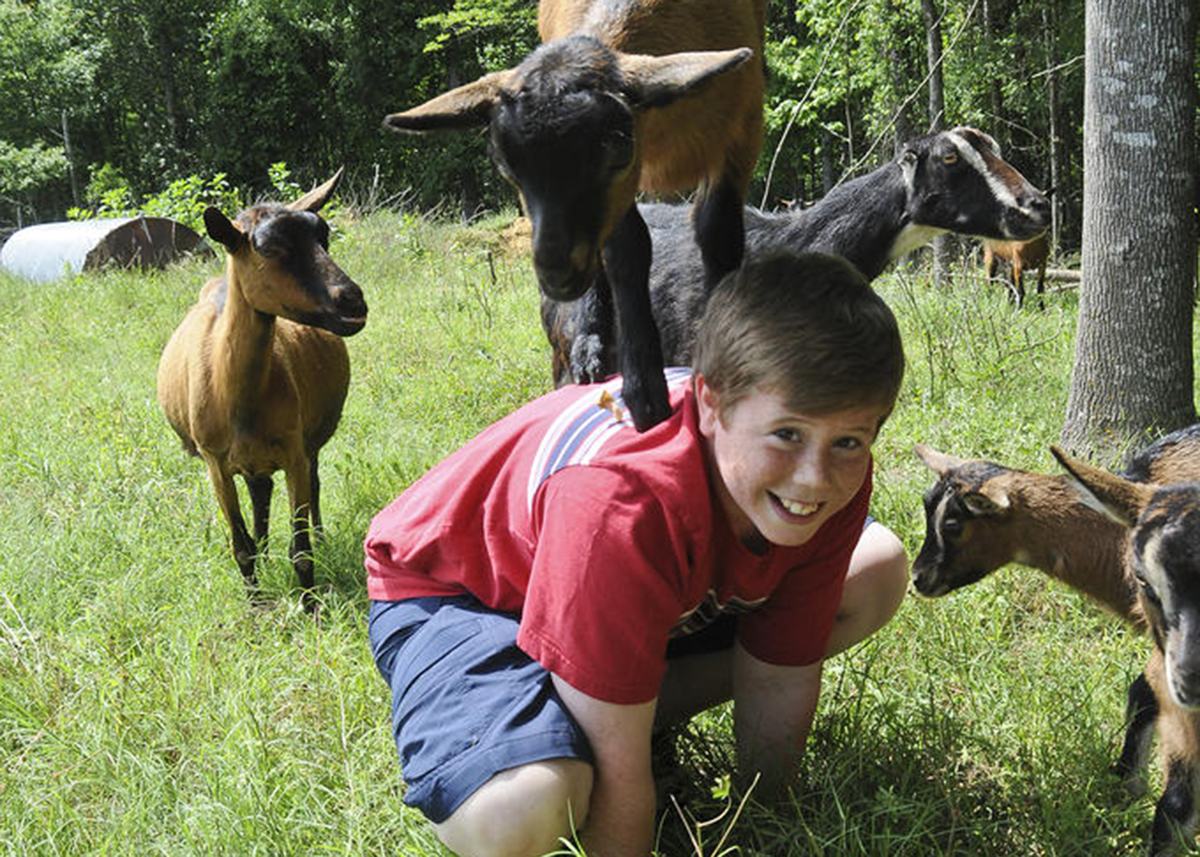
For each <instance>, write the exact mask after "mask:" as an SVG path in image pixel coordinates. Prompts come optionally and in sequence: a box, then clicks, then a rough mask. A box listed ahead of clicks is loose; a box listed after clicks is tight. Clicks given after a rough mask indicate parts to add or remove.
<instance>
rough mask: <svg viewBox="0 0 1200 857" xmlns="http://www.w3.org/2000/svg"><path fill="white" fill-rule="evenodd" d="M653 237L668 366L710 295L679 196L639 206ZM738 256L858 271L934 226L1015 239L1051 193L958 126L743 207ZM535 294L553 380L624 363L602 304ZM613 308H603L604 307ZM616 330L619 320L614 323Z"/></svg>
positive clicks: (687, 355) (653, 282) (687, 341)
mask: <svg viewBox="0 0 1200 857" xmlns="http://www.w3.org/2000/svg"><path fill="white" fill-rule="evenodd" d="M638 208H639V209H640V210H641V212H642V216H643V217H644V218H645V221H646V223H647V224H648V225H649V227H650V235H651V239H652V241H653V244H654V259H653V264H652V265H651V268H650V299H651V302H652V304H653V312H654V317H655V320H656V322H657V325H658V331H659V334H660V335H661V337H662V347H663V355H664V358H665V361H666V363H667V364H668V365H687V364H688V363H690V361H691V350H692V341H693V338H694V336H695V329H696V325H697V324H698V323H699V320H700V317H701V316H702V315H703V314H704V307H705V305H706V303H707V301H708V291H707V284H706V279H705V275H704V270H703V268H702V267H701V264H700V261H699V259H698V258H697V252H696V245H695V243H694V240H693V238H692V234H691V229H690V228H689V224H688V209H687V208H686V207H685V206H681V205H667V204H661V203H660V204H653V205H641V206H638ZM744 218H745V230H746V255H747V257H748V258H761V257H763V256H766V255H768V254H770V253H773V252H778V251H780V250H790V251H801V250H811V251H820V252H823V253H831V254H833V255H836V256H842V257H844V258H846V259H849V260H850V261H851V262H853V263H854V264H855V266H857V267H858V269H859V270H860V271H862V272H863V274H865V275H866V277H867V279H874V278H875V277H877V276H879V275H880V274H881V273H882V272H883V269H884V268H885V267H886V266H887V264H888V263H889V262H890V261H891V260H892V259H895V258H897V257H898V256H901V255H903V254H904V253H907V252H909V251H910V250H914V249H916V248H917V247H920V246H921V245H923V244H925V243H927V242H928V241H929V240H930V239H931V238H933V236H935V235H937V234H938V233H940V232H958V233H961V234H965V235H979V236H986V237H990V238H1003V239H1016V240H1024V239H1027V238H1032V237H1034V236H1036V235H1039V234H1041V233H1042V232H1044V231H1045V229H1046V227H1047V226H1048V225H1049V223H1050V203H1049V200H1047V198H1046V197H1045V195H1043V194H1042V193H1041V192H1040V191H1038V190H1037V189H1036V188H1035V187H1034V186H1033V185H1032V184H1030V183H1029V182H1028V181H1027V180H1026V179H1025V177H1024V176H1022V175H1021V174H1020V173H1019V172H1017V170H1016V169H1014V168H1013V167H1012V166H1011V165H1010V164H1008V163H1007V162H1006V161H1005V160H1004V159H1003V158H1002V157H1001V155H1000V149H999V147H998V146H997V145H996V142H995V140H993V139H992V138H991V137H990V136H988V135H987V134H984V133H983V132H981V131H977V130H975V129H974V128H966V127H959V128H955V129H953V130H951V131H942V132H940V133H937V134H932V135H929V136H925V137H918V138H917V139H915V140H910V141H909V142H908V143H907V144H905V146H904V147H903V149H902V151H901V154H900V155H899V157H897V158H896V159H895V160H894V161H892V162H890V163H888V164H885V165H884V166H882V167H880V168H879V169H877V170H874V171H873V172H870V173H868V174H866V175H864V176H860V177H858V178H856V179H852V180H850V181H848V182H846V183H845V184H843V185H841V186H840V187H837V188H835V189H834V190H832V191H830V193H829V194H828V195H827V196H825V197H824V198H822V199H821V200H819V201H818V202H817V203H816V204H814V205H813V206H811V207H809V208H805V209H800V210H793V211H787V212H780V213H766V212H762V211H759V210H758V209H756V208H747V209H746V210H745V213H744ZM603 298H604V295H603V293H598V294H595V295H588V296H587V297H585V298H583V299H582V300H580V301H577V302H575V303H573V304H561V303H554V302H550V301H546V300H543V301H542V324H543V326H544V328H545V330H546V335H547V337H548V338H549V339H550V343H551V346H552V348H553V354H554V356H553V360H554V378H555V381H556V383H558V384H559V385H562V384H566V383H569V382H570V381H572V380H575V381H583V380H593V379H597V378H603V377H605V376H607V375H610V374H612V373H614V372H616V371H617V367H618V364H620V363H622V362H623V359H624V358H623V355H621V354H620V348H621V347H623V345H624V339H623V338H622V339H621V342H620V345H618V344H617V343H616V342H615V341H614V340H615V337H614V336H613V330H612V326H611V324H605V323H604V319H605V313H604V312H603V311H601V312H596V311H595V308H594V307H592V306H590V304H592V303H595V302H596V301H600V300H602V299H603ZM608 316H609V317H611V310H609V311H608ZM618 327H619V323H618Z"/></svg>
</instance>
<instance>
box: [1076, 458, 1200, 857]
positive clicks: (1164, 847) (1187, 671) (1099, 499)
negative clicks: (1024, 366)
mask: <svg viewBox="0 0 1200 857" xmlns="http://www.w3.org/2000/svg"><path fill="white" fill-rule="evenodd" d="M1053 452H1054V455H1055V458H1057V459H1058V461H1059V463H1060V464H1062V466H1063V467H1064V468H1066V470H1067V471H1068V472H1069V473H1070V474H1071V475H1072V477H1074V479H1075V480H1076V481H1077V483H1078V484H1079V486H1080V487H1081V489H1082V490H1083V491H1084V492H1085V494H1086V495H1087V496H1088V499H1089V502H1092V503H1093V504H1094V505H1095V506H1096V508H1098V509H1101V510H1103V511H1104V512H1105V513H1106V514H1108V515H1109V516H1110V517H1112V518H1113V520H1115V521H1117V522H1118V523H1119V524H1120V526H1121V527H1122V530H1123V532H1124V533H1125V538H1124V548H1125V553H1124V560H1125V562H1124V571H1125V574H1126V575H1127V576H1128V577H1129V579H1130V581H1131V583H1132V584H1133V585H1134V586H1135V587H1136V589H1137V607H1138V610H1139V611H1140V612H1141V614H1142V616H1143V618H1144V621H1145V623H1146V626H1147V627H1148V628H1149V631H1150V635H1151V637H1153V639H1154V646H1155V651H1154V655H1153V656H1152V657H1151V659H1150V663H1149V665H1148V666H1147V667H1146V670H1145V673H1144V674H1143V675H1144V677H1145V679H1146V681H1147V683H1148V684H1149V687H1150V689H1151V691H1152V692H1153V695H1154V699H1155V701H1156V703H1157V707H1158V721H1157V726H1158V735H1159V743H1160V753H1161V757H1162V763H1163V771H1164V773H1165V774H1166V779H1167V784H1166V789H1165V790H1164V791H1163V795H1162V797H1161V798H1160V799H1159V801H1158V804H1157V806H1156V807H1155V810H1154V828H1153V833H1152V839H1151V845H1150V854H1151V855H1153V857H1160V855H1166V854H1173V853H1175V852H1176V851H1177V850H1178V848H1179V846H1180V844H1182V843H1183V842H1191V841H1192V840H1193V838H1194V836H1195V832H1196V828H1197V821H1198V820H1200V814H1198V813H1197V806H1196V801H1197V797H1198V796H1200V793H1198V791H1197V790H1198V788H1200V482H1196V481H1186V482H1177V483H1173V484H1155V483H1145V482H1136V481H1133V480H1130V479H1126V478H1125V477H1123V476H1118V475H1116V474H1113V473H1109V472H1108V471H1107V470H1103V469H1101V468H1098V467H1092V466H1091V465H1088V464H1085V463H1084V462H1081V461H1077V460H1075V459H1072V458H1071V457H1070V456H1068V455H1067V454H1066V453H1064V452H1062V451H1061V450H1059V449H1057V448H1055V449H1054V450H1053Z"/></svg>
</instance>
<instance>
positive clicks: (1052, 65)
mask: <svg viewBox="0 0 1200 857" xmlns="http://www.w3.org/2000/svg"><path fill="white" fill-rule="evenodd" d="M1056 7H1057V0H1043V2H1042V37H1043V40H1044V41H1045V45H1046V110H1047V111H1048V112H1049V114H1050V115H1049V120H1050V121H1049V122H1048V124H1047V129H1048V130H1049V132H1050V152H1049V158H1050V188H1052V189H1053V190H1054V191H1055V192H1056V193H1057V191H1058V189H1059V188H1058V174H1059V168H1058V36H1057V33H1058V9H1057V8H1056ZM1058 208H1059V197H1057V196H1052V197H1050V249H1051V251H1057V250H1058Z"/></svg>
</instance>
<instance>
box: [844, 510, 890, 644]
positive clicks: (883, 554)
mask: <svg viewBox="0 0 1200 857" xmlns="http://www.w3.org/2000/svg"><path fill="white" fill-rule="evenodd" d="M907 591H908V557H907V555H906V554H905V553H904V545H903V544H902V543H901V542H900V539H898V538H897V537H896V535H895V533H893V532H892V531H891V530H889V529H888V528H887V527H885V526H883V525H882V524H880V523H878V522H876V523H872V524H871V525H870V526H868V527H867V528H866V529H865V530H864V531H863V534H862V538H861V539H860V540H859V543H858V546H857V547H855V549H854V553H853V555H852V556H851V558H850V568H849V570H848V571H847V573H846V582H845V585H844V587H843V589H842V604H841V607H840V609H839V610H838V615H837V621H836V623H835V625H834V628H833V633H832V635H831V636H830V641H829V651H828V654H829V655H835V654H837V653H838V652H842V651H845V650H846V649H848V648H850V647H851V646H853V645H855V644H856V643H861V642H862V641H863V640H865V639H866V638H867V637H869V636H871V635H872V634H874V633H875V632H876V631H878V630H879V629H880V628H882V627H883V626H884V625H886V624H887V623H888V620H890V619H891V618H892V616H894V615H895V614H896V611H897V610H899V609H900V604H901V603H902V602H903V601H904V596H905V593H906V592H907Z"/></svg>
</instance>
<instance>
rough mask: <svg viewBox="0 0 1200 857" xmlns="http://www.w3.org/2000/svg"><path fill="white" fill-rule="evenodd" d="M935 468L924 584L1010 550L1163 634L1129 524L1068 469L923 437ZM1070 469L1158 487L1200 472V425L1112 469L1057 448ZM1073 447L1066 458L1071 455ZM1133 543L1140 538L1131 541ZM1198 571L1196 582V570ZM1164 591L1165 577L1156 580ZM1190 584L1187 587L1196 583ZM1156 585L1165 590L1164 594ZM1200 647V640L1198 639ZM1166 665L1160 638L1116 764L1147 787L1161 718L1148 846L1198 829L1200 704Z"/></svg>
mask: <svg viewBox="0 0 1200 857" xmlns="http://www.w3.org/2000/svg"><path fill="white" fill-rule="evenodd" d="M916 452H917V455H918V456H919V457H920V458H921V460H922V461H924V462H925V464H926V465H928V466H929V467H930V469H932V470H933V471H934V472H935V473H937V475H938V481H937V483H936V484H935V485H934V486H933V487H932V488H930V489H929V491H928V492H927V493H926V495H925V515H926V531H925V542H924V544H923V545H922V546H921V550H920V553H919V554H918V556H917V559H916V561H915V562H914V563H913V568H912V578H913V584H914V586H915V588H916V590H917V592H919V593H921V594H922V595H926V596H930V597H938V596H942V595H947V594H949V593H950V592H952V591H954V590H956V589H959V588H961V587H964V586H968V585H970V584H972V583H975V582H976V581H979V580H982V579H983V578H984V577H986V576H987V575H989V574H991V573H992V572H993V571H995V570H996V569H998V568H1000V567H1001V566H1003V565H1005V564H1007V563H1009V562H1019V563H1022V564H1025V565H1030V566H1032V567H1034V568H1037V569H1040V570H1041V571H1043V572H1045V573H1046V574H1048V575H1050V576H1051V577H1054V578H1056V579H1058V580H1061V581H1062V582H1064V583H1066V584H1067V585H1068V586H1070V587H1072V588H1073V589H1076V590H1077V591H1079V592H1081V593H1083V594H1084V595H1087V596H1089V597H1091V598H1093V599H1094V600H1096V601H1097V602H1099V603H1100V604H1102V605H1103V606H1104V607H1107V608H1108V609H1109V610H1111V611H1112V612H1113V613H1115V614H1116V615H1118V616H1120V617H1121V618H1122V619H1124V620H1125V621H1126V622H1128V623H1129V624H1131V625H1132V626H1133V627H1134V628H1136V629H1138V630H1139V631H1142V630H1147V629H1148V630H1150V631H1151V633H1152V635H1154V636H1155V637H1156V639H1158V638H1159V637H1161V636H1162V634H1161V633H1159V632H1158V631H1156V630H1155V622H1156V619H1155V617H1154V616H1153V615H1152V613H1151V612H1147V611H1146V609H1145V607H1144V605H1143V604H1142V603H1141V602H1142V601H1143V600H1144V597H1145V595H1144V593H1145V592H1146V583H1145V582H1144V581H1143V580H1142V579H1141V578H1140V577H1139V574H1138V572H1137V570H1136V566H1135V567H1134V568H1133V569H1130V568H1129V567H1127V562H1126V549H1127V538H1126V532H1127V527H1128V526H1130V525H1131V523H1132V522H1131V521H1129V520H1125V521H1123V522H1118V521H1117V520H1115V519H1114V518H1113V517H1111V516H1110V515H1111V512H1110V510H1108V509H1103V510H1102V509H1101V508H1100V504H1088V503H1085V501H1084V499H1083V498H1082V497H1081V496H1080V495H1079V493H1078V491H1077V490H1076V489H1075V488H1074V487H1072V484H1071V483H1072V481H1073V480H1072V478H1071V477H1067V476H1050V475H1044V474H1040V473H1029V472H1026V471H1022V470H1013V469H1011V468H1008V467H1004V466H1003V465H1000V464H995V463H993V462H990V461H982V460H970V459H960V458H955V457H953V456H948V455H944V454H942V453H939V452H935V451H934V450H931V449H929V448H928V447H924V446H918V447H917V449H916ZM1055 454H1056V456H1058V457H1059V460H1060V462H1062V463H1063V464H1064V466H1066V467H1067V469H1068V470H1071V471H1076V470H1080V469H1086V470H1088V472H1090V473H1093V475H1094V474H1096V473H1101V474H1104V476H1103V477H1102V478H1103V479H1104V480H1105V481H1107V482H1108V483H1110V484H1114V485H1121V486H1123V487H1122V490H1123V491H1124V492H1126V493H1128V494H1138V495H1141V496H1144V497H1150V496H1153V495H1154V494H1155V491H1156V489H1157V486H1158V484H1170V483H1179V482H1191V483H1194V482H1195V481H1196V480H1200V425H1195V426H1191V427H1190V428H1187V429H1182V430H1180V431H1178V432H1174V433H1173V434H1170V435H1167V436H1166V437H1164V438H1162V439H1161V440H1159V441H1157V442H1156V443H1154V444H1152V445H1150V446H1149V447H1147V448H1146V449H1144V450H1142V451H1141V452H1140V453H1138V454H1137V455H1136V456H1134V458H1133V459H1132V461H1131V462H1130V464H1129V466H1128V467H1127V468H1126V471H1125V474H1124V477H1123V478H1122V477H1116V476H1113V475H1111V474H1107V473H1106V472H1105V471H1098V469H1097V468H1086V465H1082V464H1080V463H1078V462H1072V461H1070V460H1069V459H1065V456H1063V455H1062V454H1061V453H1060V452H1056V453H1055ZM1064 459H1065V460H1064ZM1130 547H1136V545H1132V544H1131V545H1130ZM1189 579H1190V582H1188V581H1189ZM1164 580H1165V581H1166V585H1167V586H1168V588H1171V580H1175V581H1179V580H1182V581H1183V583H1182V588H1180V589H1177V590H1175V591H1176V592H1177V594H1178V595H1179V596H1182V598H1181V599H1180V598H1177V599H1173V600H1175V603H1176V606H1177V607H1178V608H1180V609H1183V610H1192V611H1195V610H1197V609H1200V568H1197V567H1193V568H1191V569H1190V570H1184V571H1183V572H1182V578H1181V577H1179V576H1172V577H1170V578H1166V577H1164ZM1159 591H1161V586H1160V590H1159ZM1189 592H1190V594H1188V593H1189ZM1153 597H1158V596H1157V595H1155V596H1153ZM1192 645H1193V647H1194V648H1195V649H1196V651H1194V652H1192V657H1197V656H1200V640H1195V641H1193V643H1192ZM1165 682H1166V679H1165V677H1164V661H1163V645H1162V643H1161V642H1160V644H1159V649H1157V650H1156V651H1155V653H1154V654H1153V655H1152V656H1151V658H1150V661H1149V663H1148V664H1147V666H1146V668H1145V670H1144V671H1143V673H1142V674H1141V675H1139V676H1138V677H1137V678H1136V679H1135V680H1134V681H1133V683H1132V684H1130V686H1129V690H1128V709H1127V721H1128V724H1129V725H1128V728H1127V730H1126V733H1125V741H1124V745H1123V747H1122V750H1121V757H1120V760H1119V761H1118V762H1117V764H1116V771H1117V773H1118V774H1119V775H1120V776H1121V778H1122V779H1123V780H1124V782H1125V785H1126V787H1127V788H1128V790H1129V791H1130V792H1131V793H1132V794H1135V795H1137V794H1141V793H1142V792H1143V791H1144V789H1145V785H1144V781H1143V779H1142V772H1143V769H1144V768H1145V764H1146V760H1147V758H1148V756H1149V751H1150V743H1151V740H1152V738H1153V733H1154V731H1155V726H1156V724H1157V727H1158V731H1159V734H1160V736H1161V738H1162V742H1161V743H1162V760H1163V768H1164V770H1165V771H1166V774H1167V787H1166V790H1165V792H1164V794H1163V796H1162V797H1161V798H1160V799H1159V801H1158V805H1157V807H1156V809H1155V816H1154V828H1153V833H1152V843H1151V850H1150V853H1151V854H1152V855H1161V854H1169V853H1172V851H1173V850H1174V845H1175V839H1176V835H1175V832H1174V831H1175V828H1177V827H1178V828H1180V829H1182V830H1183V831H1184V833H1185V834H1186V835H1191V834H1190V831H1191V830H1194V828H1195V822H1196V814H1195V781H1196V778H1197V776H1198V775H1200V715H1198V714H1197V713H1195V712H1193V711H1191V710H1190V706H1185V705H1183V704H1182V703H1180V702H1178V701H1176V700H1175V699H1174V698H1173V695H1172V691H1170V690H1169V689H1168V688H1167V686H1166V683H1165Z"/></svg>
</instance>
